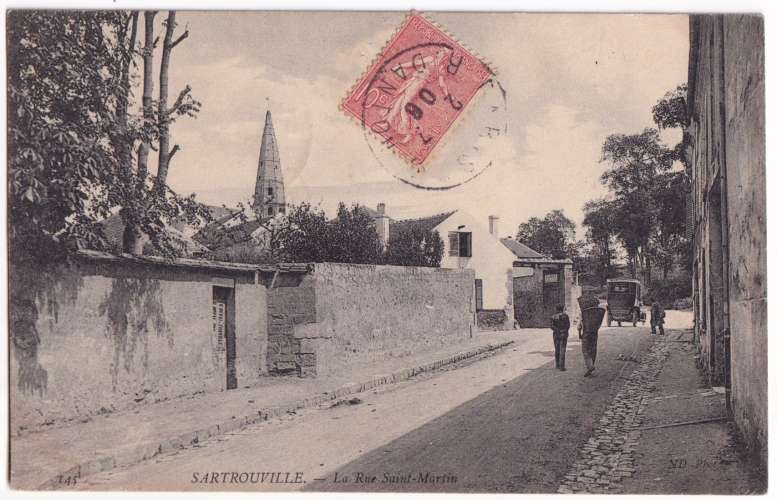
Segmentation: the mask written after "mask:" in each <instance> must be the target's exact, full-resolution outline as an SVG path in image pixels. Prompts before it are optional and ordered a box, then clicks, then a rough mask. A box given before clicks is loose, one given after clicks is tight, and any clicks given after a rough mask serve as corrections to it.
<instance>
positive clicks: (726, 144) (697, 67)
mask: <svg viewBox="0 0 777 500" xmlns="http://www.w3.org/2000/svg"><path fill="white" fill-rule="evenodd" d="M763 37H764V30H763V18H762V17H759V16H748V15H726V16H707V15H698V16H691V41H692V50H691V58H690V71H689V83H690V86H689V97H690V98H691V99H690V111H691V126H690V127H689V130H688V132H689V136H690V141H689V155H688V157H689V159H690V161H691V166H692V168H691V172H692V175H693V198H694V203H695V204H694V208H695V210H694V216H695V217H694V219H693V221H694V225H693V227H692V229H693V231H694V232H693V235H694V317H695V333H696V338H697V341H698V344H699V348H700V354H701V361H702V365H703V367H704V368H705V370H706V372H707V374H708V377H709V380H710V382H711V383H713V384H715V385H723V384H724V383H727V381H726V379H727V370H726V357H725V354H726V350H727V348H728V349H729V353H730V369H729V370H728V376H729V377H730V389H731V392H730V400H731V409H732V411H733V416H734V419H735V421H736V423H737V426H738V427H739V429H740V430H741V431H742V433H743V435H744V436H745V438H746V440H747V443H748V444H749V446H750V447H751V448H752V449H753V451H754V453H753V456H755V457H758V458H759V459H760V460H761V461H762V463H764V464H765V463H766V443H767V439H766V438H767V322H766V220H765V217H766V212H765V209H766V190H765V189H766V188H765V186H766V184H765V180H766V179H765V177H766V173H765V136H764V114H763V113H764V46H763V42H764V38H763ZM728 335H730V336H729V337H728V339H727V336H728ZM727 342H728V343H729V344H730V345H729V346H728V347H727V345H726V344H727Z"/></svg>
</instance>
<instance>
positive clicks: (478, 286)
mask: <svg viewBox="0 0 777 500" xmlns="http://www.w3.org/2000/svg"><path fill="white" fill-rule="evenodd" d="M475 309H477V310H478V311H482V310H483V280H481V279H476V280H475Z"/></svg>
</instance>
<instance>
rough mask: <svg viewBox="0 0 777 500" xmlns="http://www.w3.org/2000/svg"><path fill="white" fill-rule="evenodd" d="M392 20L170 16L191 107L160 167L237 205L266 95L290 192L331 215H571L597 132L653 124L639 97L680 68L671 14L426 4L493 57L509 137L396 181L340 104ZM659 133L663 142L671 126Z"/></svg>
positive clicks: (653, 94) (678, 33)
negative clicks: (181, 37) (183, 32)
mask: <svg viewBox="0 0 777 500" xmlns="http://www.w3.org/2000/svg"><path fill="white" fill-rule="evenodd" d="M162 17H163V16H162V15H161V13H160V16H159V19H158V21H161V18H162ZM404 17H405V14H404V13H400V12H394V13H391V12H388V13H387V12H380V13H378V12H374V13H373V12H369V13H367V12H365V13H353V12H348V13H336V12H317V13H303V12H272V13H260V12H212V13H208V12H179V14H178V21H179V24H180V28H179V29H182V28H183V27H184V26H185V25H188V28H189V31H190V36H189V38H188V39H187V40H186V41H184V42H183V43H182V44H180V45H179V46H178V47H177V48H176V49H175V52H174V54H173V58H172V68H171V73H172V76H171V84H172V87H171V88H172V89H178V88H181V87H183V86H184V85H185V84H187V83H188V84H189V85H191V86H192V88H193V93H194V95H195V97H196V98H197V99H198V100H200V101H201V102H202V111H201V112H200V114H199V117H198V118H197V119H196V120H193V119H184V120H181V121H179V122H178V123H176V124H175V125H174V127H173V131H172V134H173V139H174V141H175V143H178V144H180V146H181V148H182V149H181V151H180V152H179V153H178V154H177V155H176V157H175V159H174V160H173V163H172V166H171V172H170V176H169V182H170V184H171V186H172V187H173V189H175V190H177V191H178V192H180V193H182V194H188V193H190V192H195V193H197V195H198V198H199V199H200V200H201V201H203V202H206V203H210V204H217V205H221V204H222V203H223V204H226V205H228V206H234V205H235V204H236V203H237V202H240V201H243V202H246V201H248V199H249V197H250V196H251V194H252V193H253V187H254V181H255V177H256V168H257V161H258V154H259V143H260V139H261V132H262V128H263V122H264V115H265V111H266V109H267V98H269V106H270V109H271V111H272V114H273V122H274V125H275V131H276V135H277V139H278V143H279V146H280V155H281V162H282V166H283V173H284V177H285V183H286V196H287V200H288V201H290V202H292V203H299V202H302V201H310V202H312V203H320V204H321V205H322V207H323V208H325V209H326V210H327V211H328V212H330V213H331V210H332V209H333V207H334V206H335V205H336V204H337V202H338V201H345V202H347V203H351V202H359V203H362V204H367V205H369V206H373V207H374V206H375V205H376V204H377V203H379V202H385V203H386V204H387V207H388V208H387V210H388V212H389V214H390V215H391V216H392V217H395V218H402V217H416V216H423V215H430V214H434V213H437V212H441V211H447V210H452V209H464V210H466V211H468V212H470V213H472V214H473V215H474V216H476V217H478V218H480V219H482V220H483V222H484V223H486V220H487V216H488V215H491V214H494V215H499V216H500V217H501V220H502V223H501V232H502V234H503V235H507V234H514V233H515V230H516V229H517V225H518V224H519V223H520V222H523V221H525V220H526V219H528V218H529V217H532V216H542V215H544V214H545V213H546V212H548V211H549V210H552V209H556V208H559V209H563V210H564V212H565V213H566V214H567V215H568V216H570V217H571V218H572V219H573V220H575V221H576V222H578V224H579V223H580V222H581V220H582V205H583V203H585V201H587V200H589V199H592V198H595V197H599V196H602V195H604V194H605V190H604V188H603V187H602V186H601V184H600V182H599V175H600V174H601V172H602V171H603V169H604V168H605V166H604V165H603V164H600V163H599V157H600V150H601V145H602V142H603V141H604V139H605V137H606V136H607V135H608V134H611V133H634V132H639V131H641V130H642V129H643V128H645V127H647V126H652V120H651V115H650V109H651V107H652V105H653V104H654V103H655V101H656V100H658V99H659V98H660V97H661V96H662V95H663V94H664V93H665V92H666V91H668V90H671V89H673V88H674V87H675V86H677V85H678V84H680V83H683V82H685V81H686V79H687V61H688V19H687V16H684V15H587V14H576V15H575V14H505V13H494V14H490V13H489V14H477V13H431V14H430V17H431V18H432V19H433V20H435V21H437V22H438V23H439V24H441V25H443V26H444V27H446V28H447V30H448V31H449V32H450V33H452V34H453V35H454V36H456V37H457V38H458V39H459V40H461V41H462V42H464V43H465V44H466V45H467V46H468V47H469V48H470V49H472V50H473V51H475V52H477V53H478V54H480V55H481V56H482V57H483V58H484V59H485V60H487V61H489V62H490V63H491V64H492V65H493V67H494V68H495V69H496V71H497V76H498V79H499V81H500V83H501V84H502V86H503V87H504V88H505V90H506V91H507V120H508V124H509V135H508V136H507V138H506V139H505V140H503V141H501V142H499V143H498V145H495V146H492V149H491V151H490V154H491V155H492V159H493V161H494V166H493V167H491V168H489V169H488V170H487V171H486V172H485V173H484V174H483V175H482V176H480V177H478V178H477V179H475V180H473V181H472V182H469V183H466V184H464V185H463V186H461V187H459V188H456V189H453V190H450V191H445V192H429V191H421V190H418V189H417V188H413V187H410V186H408V185H406V184H403V183H400V182H399V181H396V180H395V179H393V178H392V177H391V176H390V175H389V174H388V173H387V172H386V171H385V170H384V169H383V168H382V167H381V165H380V163H379V162H378V160H377V159H376V157H375V156H374V154H373V153H372V152H371V150H370V148H369V147H368V145H367V143H366V140H365V136H364V134H363V133H362V131H361V130H360V128H359V125H358V124H357V123H356V122H355V121H354V120H353V119H352V118H349V117H346V116H345V115H344V114H343V113H342V112H341V111H339V110H338V104H339V102H340V100H341V99H342V98H343V97H344V96H345V94H346V92H347V91H348V90H349V89H350V88H351V86H352V85H353V84H354V83H355V82H356V80H357V78H358V77H359V76H360V75H361V74H362V73H363V72H364V71H365V70H366V69H367V67H368V65H369V64H370V63H371V61H372V60H373V59H374V57H375V56H376V55H377V54H378V53H379V51H380V49H381V47H382V46H383V45H384V44H385V43H386V41H387V40H388V39H389V38H390V37H391V35H392V33H393V32H394V31H395V30H396V29H397V28H398V27H399V26H400V24H401V23H402V21H403V19H404ZM158 29H161V27H160V28H158ZM175 91H177V90H175ZM172 92H174V91H171V93H172ZM467 118H468V116H467V115H463V116H462V118H461V119H462V120H463V121H466V120H467ZM465 125H466V124H465ZM467 130H468V129H467V127H466V126H465V127H462V128H458V127H457V128H456V129H455V130H453V131H452V132H453V133H456V134H458V135H457V136H456V137H455V140H456V141H457V142H458V141H468V140H471V141H472V142H473V143H474V141H475V138H472V137H467ZM665 138H666V140H667V142H676V141H677V140H678V139H679V133H674V134H666V135H665ZM447 139H450V138H449V137H446V140H447ZM438 148H439V154H435V156H434V158H433V163H431V164H430V165H429V168H432V169H444V168H446V165H448V164H449V163H450V161H451V158H449V157H446V154H445V153H446V145H445V140H444V141H443V142H442V143H441V144H440V145H439V146H438ZM436 153H437V152H436ZM578 236H579V237H581V236H582V231H579V233H578Z"/></svg>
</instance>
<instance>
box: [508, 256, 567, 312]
mask: <svg viewBox="0 0 777 500" xmlns="http://www.w3.org/2000/svg"><path fill="white" fill-rule="evenodd" d="M544 270H550V271H559V273H560V277H559V280H560V283H559V284H560V287H561V290H560V291H559V293H560V294H561V297H559V298H560V299H561V298H562V297H563V301H564V310H565V311H566V312H567V314H568V315H569V317H570V318H571V319H574V318H575V317H576V314H577V313H578V312H579V308H578V306H577V298H578V297H579V296H580V287H579V286H578V285H575V284H574V273H573V271H572V265H571V264H551V263H547V264H541V263H536V264H529V263H525V264H522V265H521V266H519V267H516V268H515V270H514V272H513V274H514V276H515V278H514V279H513V294H514V298H513V302H514V303H515V319H516V321H517V323H518V325H519V326H520V327H521V328H550V316H551V315H552V314H555V307H546V306H545V304H544V297H543V286H544V285H543V271H544Z"/></svg>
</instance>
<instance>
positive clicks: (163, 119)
mask: <svg viewBox="0 0 777 500" xmlns="http://www.w3.org/2000/svg"><path fill="white" fill-rule="evenodd" d="M175 28H176V24H175V11H174V10H171V11H170V12H169V13H168V14H167V21H165V39H164V42H163V43H162V62H161V65H160V67H159V102H158V108H157V119H158V120H159V168H158V169H157V176H156V184H155V189H156V190H157V191H160V190H162V191H163V190H164V188H165V185H166V182H167V172H168V170H169V168H170V160H171V159H172V158H173V155H175V153H176V152H177V151H178V149H179V147H178V145H177V144H176V145H175V146H173V148H172V150H171V149H170V122H171V117H172V116H173V115H174V114H175V113H177V112H179V111H180V109H181V107H182V106H184V105H185V101H186V98H187V97H188V96H189V92H190V91H191V87H189V86H188V85H187V86H186V87H185V88H184V89H183V90H182V91H181V93H180V94H179V95H178V99H176V101H175V104H174V105H173V107H172V108H171V109H168V108H167V96H168V78H169V72H170V55H171V54H172V52H173V49H174V48H175V46H176V45H178V44H179V43H181V42H182V41H184V40H185V39H186V38H187V37H188V36H189V30H188V29H187V30H184V32H183V34H181V36H179V37H178V38H176V39H175V40H173V36H174V34H175Z"/></svg>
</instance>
